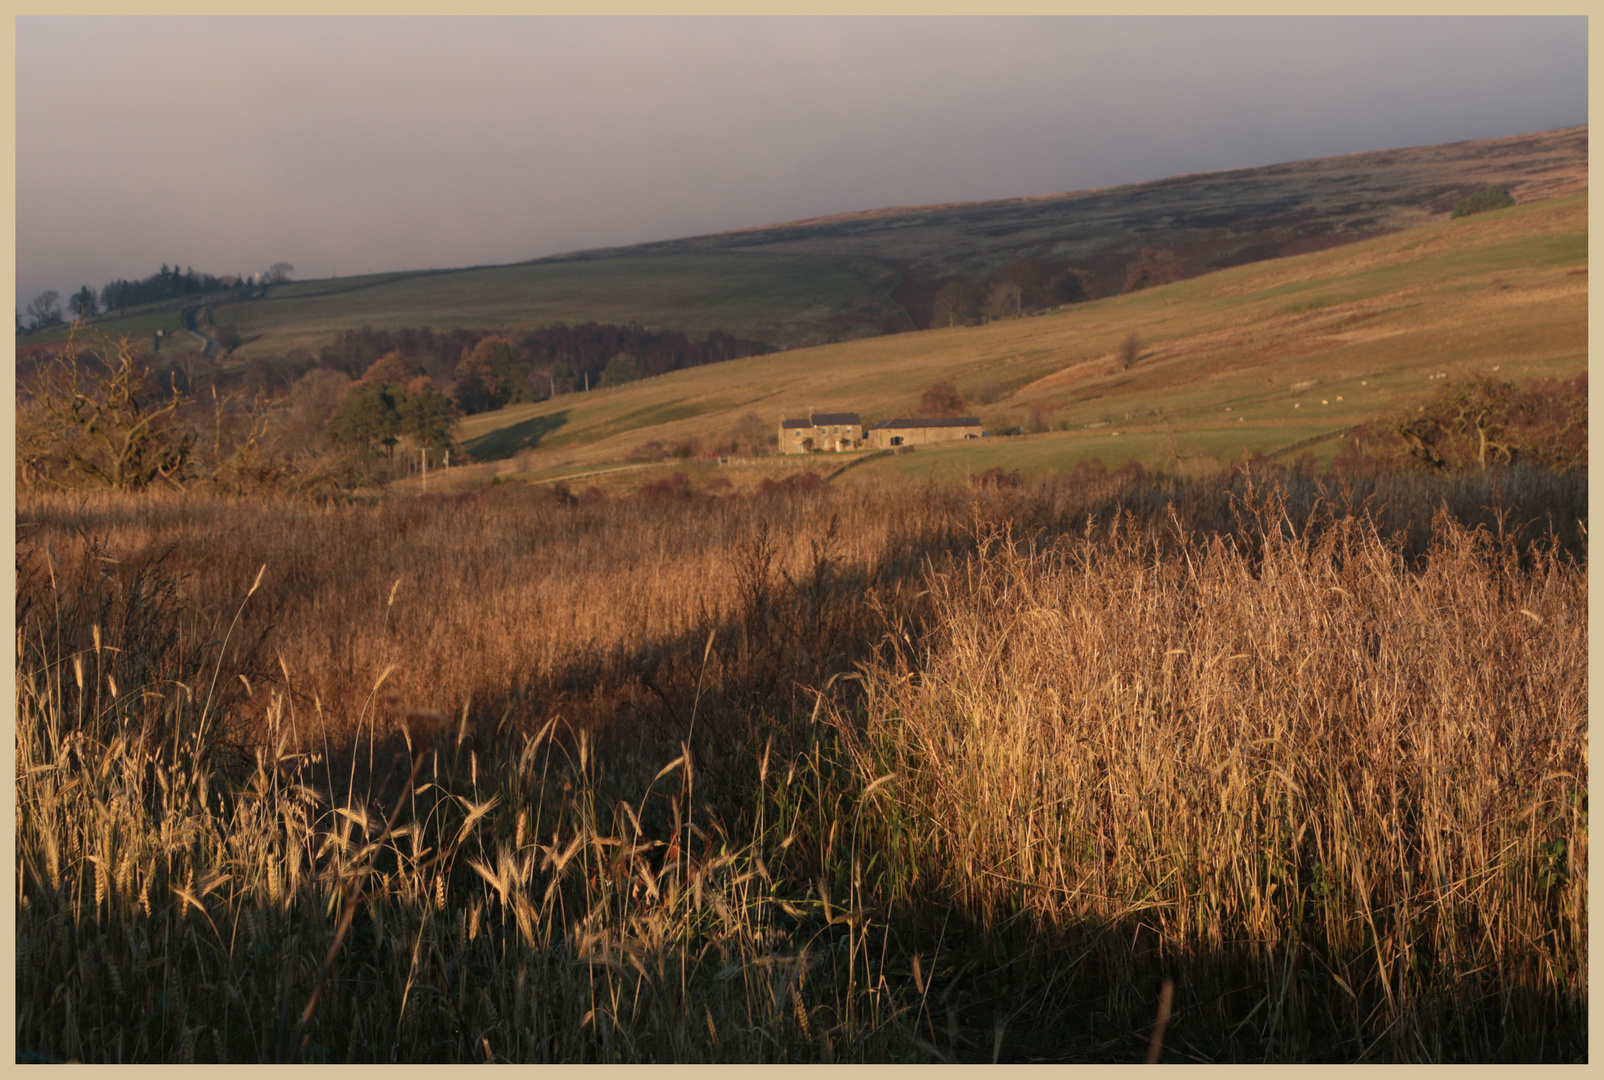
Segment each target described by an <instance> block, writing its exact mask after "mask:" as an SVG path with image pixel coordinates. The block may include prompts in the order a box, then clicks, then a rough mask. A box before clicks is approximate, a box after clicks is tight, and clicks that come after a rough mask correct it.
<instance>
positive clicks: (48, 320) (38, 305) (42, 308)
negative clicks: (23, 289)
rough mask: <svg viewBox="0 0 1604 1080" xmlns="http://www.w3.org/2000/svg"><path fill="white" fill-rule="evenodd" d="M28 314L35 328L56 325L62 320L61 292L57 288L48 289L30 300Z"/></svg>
mask: <svg viewBox="0 0 1604 1080" xmlns="http://www.w3.org/2000/svg"><path fill="white" fill-rule="evenodd" d="M28 314H29V316H31V317H32V319H33V325H34V328H35V329H37V328H39V327H41V326H54V325H55V324H56V323H58V322H60V321H61V294H60V293H58V292H57V291H56V290H55V289H46V290H45V291H44V292H42V293H40V294H39V295H38V296H36V297H34V298H33V299H32V300H30V301H29V302H28Z"/></svg>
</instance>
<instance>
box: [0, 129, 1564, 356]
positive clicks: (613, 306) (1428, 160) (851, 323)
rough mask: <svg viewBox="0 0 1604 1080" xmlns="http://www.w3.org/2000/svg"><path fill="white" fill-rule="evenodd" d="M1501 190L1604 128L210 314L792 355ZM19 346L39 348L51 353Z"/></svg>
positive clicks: (776, 233)
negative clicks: (575, 335)
mask: <svg viewBox="0 0 1604 1080" xmlns="http://www.w3.org/2000/svg"><path fill="white" fill-rule="evenodd" d="M1489 183H1500V184H1503V185H1504V186H1506V187H1507V188H1508V189H1509V190H1510V191H1511V192H1512V193H1513V194H1514V196H1515V198H1516V199H1517V201H1519V202H1520V203H1522V204H1525V203H1531V202H1536V201H1541V200H1545V199H1551V198H1556V197H1560V196H1564V195H1571V194H1577V193H1580V192H1585V191H1586V188H1587V129H1586V128H1585V127H1580V128H1570V129H1565V130H1560V131H1550V132H1542V133H1537V134H1531V135H1522V136H1517V137H1511V138H1503V139H1486V140H1477V141H1472V142H1462V143H1452V144H1447V145H1442V146H1427V147H1414V148H1409V149H1399V150H1386V151H1376V152H1372V153H1362V154H1349V155H1344V156H1340V157H1329V158H1319V159H1314V160H1311V161H1302V162H1293V163H1288V164H1281V165H1272V166H1265V167H1261V168H1249V169H1237V170H1231V171H1227V172H1215V173H1200V174H1195V175H1189V176H1181V177H1174V178H1171V179H1167V180H1159V181H1154V182H1151V183H1144V184H1131V185H1125V186H1122V187H1114V188H1106V189H1100V190H1096V191H1082V192H1073V193H1067V194H1057V195H1038V196H1031V197H1025V198H1016V199H1005V200H999V201H992V202H978V203H964V204H951V205H941V206H921V207H899V208H890V209H883V210H873V211H864V212H858V213H849V214H840V215H835V216H830V217H822V218H813V219H809V220H805V221H795V222H789V223H785V224H780V225H771V226H764V227H760V228H751V229H742V230H736V231H732V232H725V233H719V234H715V235H711V236H702V237H692V238H686V239H681V240H673V241H666V242H661V243H650V244H640V245H635V246H632V247H622V248H610V249H605V250H597V251H585V252H577V253H573V254H569V255H564V256H558V257H553V258H543V259H537V260H533V261H530V262H525V263H518V264H513V265H508V266H487V267H470V268H466V269H458V270H435V271H416V272H409V273H394V274H374V275H368V276H364V277H357V278H339V279H325V280H316V281H301V282H292V283H289V284H284V285H276V286H273V287H271V288H268V289H266V290H265V291H260V295H258V296H256V298H253V299H248V300H240V299H235V300H228V299H226V298H222V297H219V298H217V299H214V300H213V301H212V302H211V304H210V314H211V317H212V319H213V320H214V321H215V322H216V323H217V324H219V325H231V326H233V327H234V328H235V329H236V330H237V331H238V332H239V334H240V335H241V338H242V344H241V345H240V346H239V347H238V349H236V350H235V352H234V356H235V358H237V359H243V358H249V357H252V356H266V355H283V354H285V353H287V352H288V351H290V350H291V349H294V348H307V349H311V350H313V351H315V350H316V349H317V348H319V347H320V346H321V345H323V344H327V343H328V342H329V341H331V340H332V339H333V337H334V335H335V334H337V333H338V332H339V331H341V330H347V329H357V328H360V327H362V326H371V327H373V328H375V329H398V328H400V327H405V326H413V327H416V326H430V327H433V328H434V329H436V330H445V329H450V328H457V327H461V328H471V329H494V330H503V331H516V330H524V329H532V328H534V327H538V326H542V325H548V324H551V323H555V322H566V323H570V324H574V323H581V322H586V321H592V320H594V321H598V322H612V323H636V324H641V325H644V326H647V327H653V328H662V329H672V330H679V331H682V332H685V333H689V334H691V335H693V336H699V335H702V334H705V333H706V332H708V331H710V330H713V329H721V330H724V331H726V332H728V333H732V334H735V335H737V336H740V337H748V338H756V339H759V340H762V341H764V342H766V343H768V344H769V345H771V346H774V347H776V348H781V349H792V348H797V347H801V346H808V345H817V344H822V343H828V342H833V341H848V340H853V339H858V338H864V337H872V336H877V335H883V334H887V333H892V332H897V331H906V330H912V329H915V328H920V327H926V326H928V325H929V323H930V319H931V310H932V300H933V297H934V295H935V292H936V290H937V289H938V288H939V287H940V285H941V284H942V283H943V282H945V281H948V280H951V279H954V278H959V277H961V278H964V279H967V280H970V281H973V282H983V281H985V280H986V279H987V278H988V277H989V276H991V275H992V274H994V273H996V272H997V271H998V270H999V269H1000V268H1002V267H1003V266H1005V265H1007V264H1008V263H1010V262H1013V261H1014V260H1017V259H1020V258H1026V257H1029V258H1035V259H1040V260H1042V261H1043V262H1046V263H1048V264H1050V265H1052V266H1054V267H1059V268H1063V267H1074V268H1077V269H1080V270H1083V271H1084V272H1085V273H1086V274H1087V275H1088V278H1089V280H1090V281H1091V283H1092V290H1093V294H1094V295H1105V296H1106V295H1111V294H1113V293H1114V292H1116V291H1118V289H1119V288H1120V286H1121V284H1122V282H1123V280H1124V273H1125V269H1126V267H1127V266H1128V264H1129V263H1130V262H1131V261H1132V260H1133V259H1134V258H1135V257H1136V256H1137V253H1138V252H1140V250H1141V249H1142V248H1144V247H1162V248H1169V249H1171V250H1173V251H1175V252H1177V253H1178V254H1179V255H1180V256H1181V257H1182V258H1183V259H1184V260H1185V262H1186V264H1187V266H1188V267H1189V268H1190V271H1191V272H1193V273H1202V272H1206V271H1212V270H1218V269H1223V268H1229V267H1232V266H1240V265H1247V264H1251V263H1256V262H1261V261H1263V260H1266V259H1272V258H1279V257H1284V256H1288V255H1297V254H1307V253H1310V252H1314V251H1319V250H1324V249H1328V248H1332V247H1335V246H1339V245H1343V244H1348V243H1352V242H1355V241H1358V240H1362V239H1365V238H1370V237H1376V236H1381V235H1386V234H1389V233H1394V232H1397V231H1399V230H1402V229H1409V228H1413V227H1416V226H1419V225H1423V224H1426V223H1429V222H1432V221H1437V220H1442V219H1445V218H1446V216H1447V214H1448V212H1449V210H1450V208H1451V207H1452V205H1453V203H1454V202H1455V200H1457V199H1459V198H1461V197H1463V196H1465V195H1467V194H1469V193H1471V192H1474V191H1477V190H1480V189H1481V188H1483V187H1485V186H1486V185H1488V184H1489ZM181 306H182V305H181V304H179V303H176V302H175V303H172V304H168V305H155V306H152V307H150V308H147V309H144V310H141V311H132V312H129V313H128V315H127V316H126V317H119V318H109V317H103V318H102V319H101V320H100V323H99V325H98V326H97V327H96V329H97V330H98V331H101V332H105V333H108V334H112V335H116V334H120V333H128V334H130V335H132V336H134V337H137V338H148V336H149V335H151V334H152V333H154V332H155V331H156V330H158V329H163V330H166V331H168V332H169V333H173V334H177V333H180V332H181V330H182V323H181V321H180V318H179V308H180V307H181ZM51 340H52V338H51V337H50V336H48V335H36V336H34V337H31V338H23V339H19V349H22V350H27V349H32V348H34V347H36V346H40V345H44V344H48V343H49V342H50V341H51Z"/></svg>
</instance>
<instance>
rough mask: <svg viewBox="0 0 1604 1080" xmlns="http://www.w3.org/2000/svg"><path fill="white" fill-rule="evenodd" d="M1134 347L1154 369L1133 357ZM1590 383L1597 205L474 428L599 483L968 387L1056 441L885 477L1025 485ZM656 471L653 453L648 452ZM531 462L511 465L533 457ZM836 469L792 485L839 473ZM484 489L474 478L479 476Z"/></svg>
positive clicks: (1555, 203)
mask: <svg viewBox="0 0 1604 1080" xmlns="http://www.w3.org/2000/svg"><path fill="white" fill-rule="evenodd" d="M1132 332H1135V333H1136V334H1137V335H1138V336H1139V337H1140V339H1141V341H1142V343H1143V348H1142V355H1141V358H1140V360H1139V361H1138V362H1137V363H1136V364H1135V365H1134V366H1133V367H1132V368H1131V369H1130V370H1122V369H1121V368H1120V367H1119V366H1118V364H1117V362H1116V360H1115V352H1116V349H1117V348H1118V346H1119V343H1120V342H1121V341H1122V340H1123V339H1124V338H1125V337H1126V336H1127V335H1128V334H1130V333H1132ZM1586 363H1587V198H1586V196H1585V195H1573V196H1569V197H1565V198H1559V199H1552V200H1548V201H1544V202H1539V203H1534V204H1529V205H1522V206H1516V207H1514V208H1512V209H1509V210H1503V211H1498V212H1495V213H1489V214H1483V215H1479V216H1476V217H1471V218H1464V219H1460V220H1456V221H1446V222H1440V223H1435V224H1428V225H1424V226H1421V227H1418V228H1414V229H1410V230H1407V231H1404V232H1400V233H1394V234H1390V235H1387V236H1383V237H1378V238H1374V239H1370V240H1365V241H1361V242H1358V243H1355V244H1352V245H1349V246H1345V247H1343V248H1340V249H1332V250H1326V251H1321V252H1315V253H1311V254H1307V255H1299V256H1293V257H1288V258H1282V259H1277V260H1275V261H1273V262H1264V263H1257V264H1254V265H1250V266H1243V267H1237V268H1233V269H1228V270H1222V271H1219V272H1216V273H1212V274H1208V275H1205V276H1202V277H1198V278H1193V279H1190V280H1187V281H1182V282H1178V283H1175V284H1173V285H1167V286H1162V287H1158V288H1153V289H1148V290H1144V291H1142V292H1139V293H1134V294H1131V295H1128V296H1119V297H1112V298H1109V299H1106V300H1099V301H1093V302H1090V303H1086V304H1079V305H1074V306H1072V307H1068V308H1064V309H1061V310H1058V311H1055V312H1051V313H1047V314H1043V315H1040V316H1036V317H1031V318H1024V319H1017V320H1009V321H1004V322H998V323H992V324H990V325H987V326H984V327H973V328H956V329H938V330H925V331H920V332H917V333H908V334H900V335H896V336H892V337H882V338H874V339H869V340H864V341H854V342H846V343H841V344H837V345H831V346H822V347H817V348H812V349H806V350H798V351H793V352H789V353H784V354H778V355H770V356H764V357H752V358H747V359H744V360H736V361H731V362H729V363H726V364H720V365H717V366H715V367H708V368H699V369H694V370H688V371H679V372H673V373H671V374H668V375H665V376H661V377H659V378H655V379H649V380H646V381H644V382H641V383H634V384H629V385H626V386H622V387H619V388H616V389H612V390H597V391H593V392H591V393H589V394H569V395H563V396H560V397H558V398H555V399H552V400H551V401H547V402H542V403H539V404H535V405H524V406H517V407H514V408H509V409H506V410H503V411H501V412H497V413H489V414H483V415H480V416H475V417H472V418H470V419H469V420H468V421H467V423H466V424H465V430H464V441H465V442H466V444H467V446H468V448H469V449H470V450H471V451H474V452H476V453H477V454H478V455H479V456H480V457H482V458H493V459H503V460H502V464H501V465H499V466H489V468H492V469H500V470H506V469H509V468H516V470H517V471H519V472H521V473H524V474H525V475H529V476H531V477H555V476H559V475H563V474H567V473H576V472H588V471H590V470H594V469H597V468H601V467H605V466H606V465H608V464H609V463H619V462H624V461H626V460H628V459H629V458H630V456H631V454H632V452H637V451H638V449H639V448H640V447H642V446H643V444H645V443H647V442H649V441H651V440H657V441H659V442H661V443H663V444H664V445H665V446H669V447H672V446H674V445H676V444H679V443H683V442H685V440H687V439H690V438H691V437H693V436H694V437H700V438H703V439H712V438H717V437H720V436H723V435H726V434H727V433H728V432H729V431H730V430H731V429H732V428H733V427H734V426H735V424H736V423H737V422H738V421H739V419H740V418H741V417H742V416H743V415H745V414H748V413H755V414H757V416H758V417H759V418H760V419H761V421H762V422H763V423H764V424H766V425H770V426H772V425H774V424H775V423H776V422H777V421H778V420H779V419H780V418H781V416H788V415H802V414H803V413H804V412H805V411H806V410H808V409H809V408H819V409H854V410H857V411H859V412H860V413H862V414H863V418H864V420H865V422H866V423H873V422H874V421H875V420H877V419H880V418H883V417H887V416H893V415H908V414H910V413H911V412H912V411H913V410H914V408H915V406H916V403H917V401H918V398H919V395H920V393H921V392H922V390H923V389H924V388H925V387H926V386H928V385H930V384H931V383H933V382H937V381H940V380H948V379H950V380H952V381H954V382H955V383H956V384H957V386H958V388H959V390H960V391H961V392H962V393H963V394H964V395H965V396H966V397H967V398H968V399H969V400H970V401H971V402H982V401H985V400H986V399H988V398H991V399H992V400H991V401H990V403H989V404H977V405H976V411H977V412H978V413H979V414H980V416H981V418H982V420H983V421H984V423H985V424H986V426H987V428H988V429H989V430H991V431H994V432H996V431H1002V430H1005V429H1008V428H1015V427H1017V428H1023V429H1025V430H1027V431H1030V430H1031V429H1034V428H1046V429H1047V430H1045V431H1042V432H1040V433H1034V434H1027V435H1023V436H1020V437H1013V438H994V439H987V440H985V441H984V442H982V443H979V444H976V443H969V444H965V445H960V446H953V447H951V448H946V449H939V450H938V449H933V448H931V449H921V450H920V451H919V452H918V453H915V454H908V455H903V456H898V457H895V458H890V459H884V460H881V461H877V462H873V463H870V464H868V465H867V466H866V467H865V468H864V469H860V470H855V471H854V472H853V473H852V474H849V475H851V476H858V475H867V474H870V473H872V472H876V471H880V470H884V469H896V470H902V471H912V472H915V473H921V474H922V473H929V472H932V471H935V472H937V473H943V474H949V475H961V474H962V473H963V472H965V471H976V470H980V469H984V468H989V467H991V466H993V465H1003V466H1006V467H1008V468H1020V469H1023V470H1025V471H1027V472H1034V471H1040V470H1043V469H1049V468H1062V467H1067V466H1068V465H1071V464H1073V463H1074V462H1076V461H1079V460H1084V459H1086V458H1088V457H1099V458H1102V459H1103V460H1105V461H1106V462H1108V463H1109V464H1110V465H1115V464H1118V463H1119V462H1121V461H1123V460H1124V459H1125V458H1126V457H1128V456H1133V457H1136V458H1138V459H1141V460H1144V461H1146V462H1148V463H1149V464H1154V465H1160V466H1162V467H1166V468H1172V469H1173V468H1181V469H1183V470H1184V469H1186V468H1201V467H1213V466H1217V465H1218V464H1220V463H1224V462H1228V461H1231V460H1234V459H1238V458H1239V457H1240V456H1241V455H1242V454H1243V453H1245V452H1251V451H1260V452H1270V451H1274V450H1277V449H1280V448H1283V447H1286V446H1288V445H1289V444H1294V443H1300V442H1305V441H1308V440H1311V439H1314V440H1318V439H1319V438H1320V437H1321V436H1330V439H1329V440H1328V441H1327V442H1326V443H1324V445H1323V446H1322V445H1318V444H1317V445H1316V450H1317V452H1319V453H1323V454H1325V455H1327V456H1329V454H1330V453H1331V452H1332V451H1333V450H1334V447H1335V442H1334V439H1335V435H1336V433H1338V432H1340V431H1341V430H1342V429H1344V428H1345V427H1347V426H1350V425H1353V424H1356V423H1359V422H1361V421H1363V420H1365V419H1367V418H1369V417H1372V416H1374V415H1376V414H1377V413H1378V412H1381V411H1384V410H1387V409H1390V408H1393V407H1395V406H1397V405H1399V404H1401V403H1405V402H1409V401H1413V400H1416V399H1419V398H1423V397H1425V396H1426V395H1427V394H1429V393H1430V392H1431V391H1432V390H1433V389H1434V388H1435V387H1436V385H1437V384H1436V381H1435V380H1437V379H1439V378H1442V377H1445V376H1449V377H1451V376H1458V375H1463V374H1468V373H1472V372H1487V373H1495V374H1497V375H1498V376H1499V377H1502V378H1507V379H1511V380H1514V381H1520V380H1523V379H1528V378H1536V377H1542V376H1548V375H1565V376H1569V375H1574V374H1577V373H1579V372H1581V371H1583V370H1585V368H1586ZM637 456H639V455H638V453H637ZM513 458H515V460H506V459H513ZM838 463H839V462H838V461H837V459H835V458H833V457H831V458H822V459H821V458H818V457H812V458H803V459H790V460H788V461H783V462H781V461H776V462H771V463H770V464H771V466H772V467H791V466H799V465H812V466H821V465H828V466H830V467H834V465H835V464H838ZM465 479H466V477H465Z"/></svg>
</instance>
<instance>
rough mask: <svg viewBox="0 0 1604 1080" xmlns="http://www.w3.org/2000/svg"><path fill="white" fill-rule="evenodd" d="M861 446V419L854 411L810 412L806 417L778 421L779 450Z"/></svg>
mask: <svg viewBox="0 0 1604 1080" xmlns="http://www.w3.org/2000/svg"><path fill="white" fill-rule="evenodd" d="M862 446H863V422H862V421H861V420H860V419H859V418H858V414H857V413H855V412H838V413H814V414H813V415H812V416H809V417H808V418H807V419H806V420H781V421H780V453H782V454H806V453H810V452H812V451H814V450H828V451H831V452H834V451H838V450H858V449H861V448H862Z"/></svg>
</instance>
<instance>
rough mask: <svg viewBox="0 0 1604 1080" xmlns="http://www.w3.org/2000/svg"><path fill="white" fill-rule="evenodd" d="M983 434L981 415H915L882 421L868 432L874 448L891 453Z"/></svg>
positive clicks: (975, 437) (977, 436)
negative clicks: (904, 447) (899, 448)
mask: <svg viewBox="0 0 1604 1080" xmlns="http://www.w3.org/2000/svg"><path fill="white" fill-rule="evenodd" d="M982 434H984V432H982V431H981V429H980V417H978V416H914V417H904V418H900V419H896V420H882V421H880V422H879V423H878V424H876V425H874V426H873V427H871V428H870V429H869V431H868V442H869V446H870V447H871V448H872V449H875V450H891V449H893V448H895V447H898V446H924V445H926V444H928V443H938V442H952V441H954V440H956V439H978V438H980V436H981V435H982Z"/></svg>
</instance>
